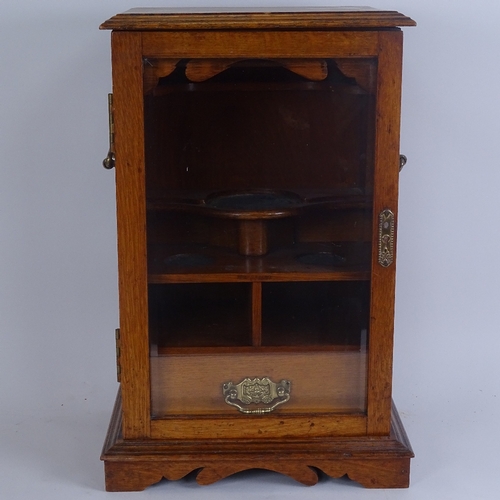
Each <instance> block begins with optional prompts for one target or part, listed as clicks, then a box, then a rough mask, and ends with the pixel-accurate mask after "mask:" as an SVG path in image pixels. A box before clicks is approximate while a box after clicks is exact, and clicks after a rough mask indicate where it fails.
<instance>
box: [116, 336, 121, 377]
mask: <svg viewBox="0 0 500 500" xmlns="http://www.w3.org/2000/svg"><path fill="white" fill-rule="evenodd" d="M115 340H116V379H117V381H118V383H120V382H121V379H122V365H121V362H120V355H121V350H120V329H119V328H117V329H116V330H115Z"/></svg>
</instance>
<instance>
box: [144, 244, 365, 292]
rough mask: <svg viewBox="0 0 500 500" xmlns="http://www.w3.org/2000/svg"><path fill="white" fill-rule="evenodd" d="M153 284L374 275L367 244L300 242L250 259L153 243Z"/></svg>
mask: <svg viewBox="0 0 500 500" xmlns="http://www.w3.org/2000/svg"><path fill="white" fill-rule="evenodd" d="M148 253H149V255H148V262H149V273H148V280H149V283H158V284H159V283H204V282H234V281H240V282H254V281H258V282H269V281H362V280H368V279H369V278H370V245H369V244H367V243H365V242H339V243H302V244H298V245H294V246H293V247H287V248H281V249H278V250H275V251H273V252H270V253H268V254H267V255H264V256H259V257H253V256H252V257H246V256H242V255H240V254H239V253H237V252H236V251H231V250H230V249H227V248H222V247H216V246H209V245H196V244H186V245H163V244H156V245H150V246H149V249H148Z"/></svg>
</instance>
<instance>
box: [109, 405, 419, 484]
mask: <svg viewBox="0 0 500 500" xmlns="http://www.w3.org/2000/svg"><path fill="white" fill-rule="evenodd" d="M120 429H121V403H120V399H119V398H118V400H117V404H116V406H115V409H114V411H113V416H112V418H111V422H110V426H109V430H108V435H107V438H106V442H105V444H104V450H103V453H102V457H101V459H102V460H103V461H104V468H105V476H106V490H107V491H140V490H144V489H145V488H147V487H148V486H150V485H152V484H155V483H157V482H159V481H161V480H162V479H163V478H166V479H168V480H177V479H181V478H182V477H184V476H186V475H187V474H189V473H190V472H192V471H194V470H199V472H198V474H197V476H196V481H197V482H198V483H199V484H201V485H206V484H211V483H214V482H216V481H218V480H219V479H223V478H225V477H228V476H230V475H232V474H235V473H237V472H241V471H244V470H248V469H267V470H271V471H275V472H279V473H281V474H285V475H287V476H290V477H291V478H293V479H295V480H296V481H298V482H299V483H302V484H304V485H307V486H312V485H314V484H316V483H317V482H318V473H317V471H316V470H315V469H320V470H321V471H323V472H324V473H325V474H327V475H329V476H331V477H334V478H339V477H342V476H345V475H347V476H348V477H349V478H350V479H352V480H353V481H356V482H358V483H360V484H361V485H362V486H364V487H366V488H407V487H408V486H409V479H410V459H411V458H412V457H413V452H412V450H411V446H410V443H409V441H408V438H407V436H406V433H405V431H404V428H403V426H402V424H401V420H400V419H399V415H398V413H397V410H396V408H395V407H393V412H392V429H391V434H390V436H388V437H373V436H370V437H352V438H349V437H342V438H328V439H319V440H318V439H316V440H309V441H306V440H275V441H266V442H257V441H251V442H248V441H243V440H241V441H236V440H217V441H216V442H207V441H203V442H200V441H182V442H180V441H159V440H137V441H136V440H134V441H131V440H124V439H123V438H122V437H121V430H120Z"/></svg>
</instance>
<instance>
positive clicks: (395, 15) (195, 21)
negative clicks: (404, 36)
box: [100, 7, 416, 31]
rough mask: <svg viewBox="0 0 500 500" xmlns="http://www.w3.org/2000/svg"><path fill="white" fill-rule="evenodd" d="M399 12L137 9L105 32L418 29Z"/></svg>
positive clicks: (357, 9)
mask: <svg viewBox="0 0 500 500" xmlns="http://www.w3.org/2000/svg"><path fill="white" fill-rule="evenodd" d="M415 25H416V23H415V21H413V20H412V19H410V18H409V17H407V16H405V15H403V14H400V13H399V12H396V11H384V10H376V9H373V8H371V7H296V8H293V7H274V8H267V9H266V8H262V7H260V8H259V7H255V8H254V7H228V8H223V9H222V8H196V7H185V8H136V9H130V10H128V11H126V12H123V13H121V14H117V15H116V16H113V17H112V18H110V19H108V20H107V21H106V22H104V23H103V24H102V25H101V27H100V28H101V29H113V30H130V31H136V30H137V31H143V30H144V31H150V30H153V31H154V30H160V31H161V30H194V29H226V30H227V29H274V28H279V29H283V28H288V29H340V28H344V29H353V28H354V29H373V28H395V27H399V26H415Z"/></svg>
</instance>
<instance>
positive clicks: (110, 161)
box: [102, 94, 115, 170]
mask: <svg viewBox="0 0 500 500" xmlns="http://www.w3.org/2000/svg"><path fill="white" fill-rule="evenodd" d="M108 119H109V151H108V154H107V156H106V158H104V160H103V161H102V166H103V167H104V168H106V169H107V170H111V169H112V168H114V166H115V121H114V119H113V94H108Z"/></svg>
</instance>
